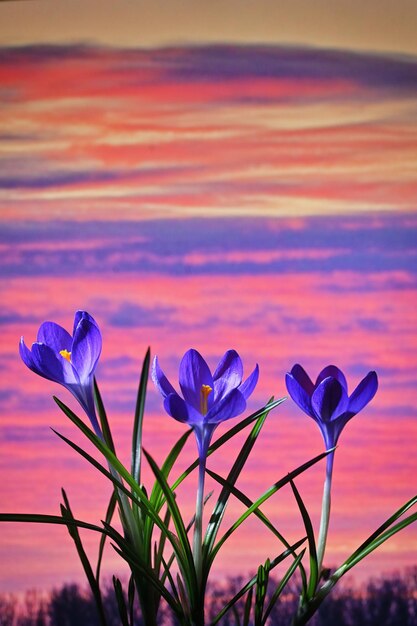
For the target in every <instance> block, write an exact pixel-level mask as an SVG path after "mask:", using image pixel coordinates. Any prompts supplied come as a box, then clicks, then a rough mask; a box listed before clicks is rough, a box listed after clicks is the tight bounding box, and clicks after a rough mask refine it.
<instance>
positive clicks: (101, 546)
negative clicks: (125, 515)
mask: <svg viewBox="0 0 417 626" xmlns="http://www.w3.org/2000/svg"><path fill="white" fill-rule="evenodd" d="M116 504H117V492H116V491H113V493H112V494H111V497H110V502H109V505H108V507H107V511H106V517H105V520H106V523H107V524H110V522H111V520H112V519H113V515H114V511H115V508H116ZM105 544H106V535H102V536H101V538H100V544H99V547H98V556H97V566H96V580H97V583H98V582H99V580H100V573H101V563H102V560H103V552H104V546H105Z"/></svg>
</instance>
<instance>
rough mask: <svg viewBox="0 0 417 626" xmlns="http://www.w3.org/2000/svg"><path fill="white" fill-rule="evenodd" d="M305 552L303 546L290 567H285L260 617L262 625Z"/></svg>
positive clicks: (263, 625)
mask: <svg viewBox="0 0 417 626" xmlns="http://www.w3.org/2000/svg"><path fill="white" fill-rule="evenodd" d="M304 554H305V548H304V550H302V551H301V552H300V554H299V555H298V556H297V558H296V559H295V561H294V562H293V563H291V565H290V567H289V568H288V569H287V571H286V572H285V574H284V576H283V577H282V579H281V581H280V583H279V585H278V586H277V588H276V589H275V591H274V593H273V594H272V596H271V599H270V601H269V602H268V606H267V608H266V610H265V613H264V615H263V618H262V626H265V624H266V620H267V619H268V617H269V615H270V613H271V611H272V609H273V607H274V605H275V603H276V601H277V600H278V598H279V596H280V595H281V593H282V592H283V590H284V589H285V587H286V586H287V583H288V581H289V580H290V578H291V576H292V575H293V574H294V572H295V570H296V569H297V567H298V565H299V563H300V562H301V559H302V558H303V556H304Z"/></svg>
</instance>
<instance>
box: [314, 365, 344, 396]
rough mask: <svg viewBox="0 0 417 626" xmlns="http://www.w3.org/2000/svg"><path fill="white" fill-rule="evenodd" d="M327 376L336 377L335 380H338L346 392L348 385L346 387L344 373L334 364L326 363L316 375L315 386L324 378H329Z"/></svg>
mask: <svg viewBox="0 0 417 626" xmlns="http://www.w3.org/2000/svg"><path fill="white" fill-rule="evenodd" d="M329 376H331V377H332V378H336V380H338V381H339V383H340V384H341V385H342V387H343V388H344V389H345V390H346V393H347V389H348V387H347V381H346V377H345V375H344V373H343V372H342V371H341V370H340V369H339V368H338V367H336V365H328V366H327V367H325V368H324V369H323V370H321V372H320V374H319V375H318V376H317V380H316V384H315V387H318V386H319V385H320V383H321V382H322V381H323V380H324V379H325V378H329Z"/></svg>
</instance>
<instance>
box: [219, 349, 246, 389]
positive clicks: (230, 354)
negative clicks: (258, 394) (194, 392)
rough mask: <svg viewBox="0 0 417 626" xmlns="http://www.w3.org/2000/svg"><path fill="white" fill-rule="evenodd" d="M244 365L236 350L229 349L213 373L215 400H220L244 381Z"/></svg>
mask: <svg viewBox="0 0 417 626" xmlns="http://www.w3.org/2000/svg"><path fill="white" fill-rule="evenodd" d="M242 376H243V365H242V360H241V358H240V356H239V355H238V353H237V352H236V350H228V351H227V352H226V353H225V354H224V356H223V357H222V358H221V359H220V362H219V364H218V366H217V367H216V371H215V372H214V374H213V382H214V401H216V400H220V399H221V398H223V396H225V395H226V394H227V393H229V391H232V389H236V387H239V385H240V384H241V382H242Z"/></svg>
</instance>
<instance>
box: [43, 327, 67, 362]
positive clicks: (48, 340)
mask: <svg viewBox="0 0 417 626" xmlns="http://www.w3.org/2000/svg"><path fill="white" fill-rule="evenodd" d="M38 342H39V343H45V344H46V345H47V346H49V347H50V348H51V349H52V350H53V351H54V352H55V354H57V355H58V354H59V353H60V351H61V350H67V351H68V352H71V346H72V337H71V335H70V334H69V333H68V332H67V331H66V330H65V328H62V326H59V324H55V322H44V323H43V324H41V326H40V328H39V330H38Z"/></svg>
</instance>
